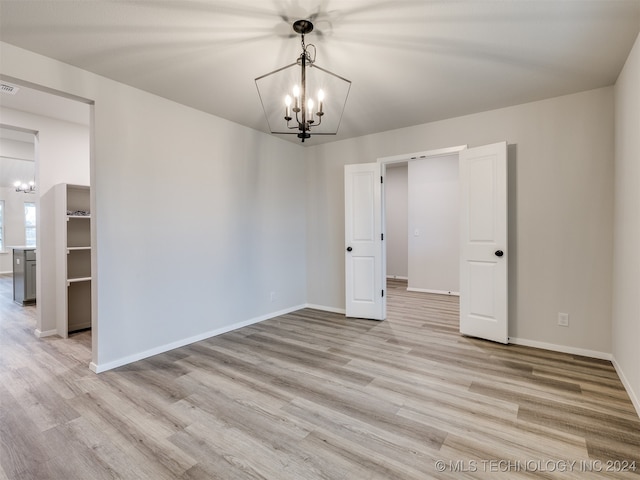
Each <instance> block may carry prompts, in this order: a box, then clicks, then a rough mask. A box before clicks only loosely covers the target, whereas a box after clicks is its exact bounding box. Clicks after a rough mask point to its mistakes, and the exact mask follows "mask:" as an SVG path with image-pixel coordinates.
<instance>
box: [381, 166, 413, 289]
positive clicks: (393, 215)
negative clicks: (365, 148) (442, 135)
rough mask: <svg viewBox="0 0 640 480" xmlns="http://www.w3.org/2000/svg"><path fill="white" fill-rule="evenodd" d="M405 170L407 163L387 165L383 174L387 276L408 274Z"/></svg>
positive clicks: (406, 182) (407, 198) (402, 276)
mask: <svg viewBox="0 0 640 480" xmlns="http://www.w3.org/2000/svg"><path fill="white" fill-rule="evenodd" d="M408 171H409V168H408V166H407V164H404V165H398V166H393V167H391V166H390V167H387V172H386V174H385V178H384V197H385V208H386V215H385V221H386V225H385V241H386V246H387V277H396V278H401V279H407V278H408V276H409V266H408V259H409V251H408V250H409V239H408V237H407V232H408V228H409V227H408V219H409V206H408V200H409V190H408V176H407V175H408Z"/></svg>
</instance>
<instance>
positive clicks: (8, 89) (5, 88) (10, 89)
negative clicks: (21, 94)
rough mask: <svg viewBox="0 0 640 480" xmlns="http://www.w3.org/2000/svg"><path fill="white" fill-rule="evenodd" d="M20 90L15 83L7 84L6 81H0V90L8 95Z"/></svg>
mask: <svg viewBox="0 0 640 480" xmlns="http://www.w3.org/2000/svg"><path fill="white" fill-rule="evenodd" d="M18 90H20V89H19V88H18V87H16V86H15V85H9V84H8V83H0V91H1V92H2V93H7V94H9V95H15V94H16V93H18Z"/></svg>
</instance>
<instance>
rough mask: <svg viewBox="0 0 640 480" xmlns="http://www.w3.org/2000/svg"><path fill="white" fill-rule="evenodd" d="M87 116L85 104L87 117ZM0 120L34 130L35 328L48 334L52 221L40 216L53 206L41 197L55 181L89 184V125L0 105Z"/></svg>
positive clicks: (52, 303) (52, 299)
mask: <svg viewBox="0 0 640 480" xmlns="http://www.w3.org/2000/svg"><path fill="white" fill-rule="evenodd" d="M3 66H4V65H3ZM88 116H89V107H88V106H87V119H88ZM0 123H3V124H5V125H11V126H14V127H19V128H23V129H26V130H31V131H34V132H37V138H36V144H35V150H36V152H37V153H36V185H37V190H36V195H35V196H34V197H35V198H34V200H35V202H36V208H37V216H38V229H37V232H36V237H37V238H36V243H37V263H36V290H37V294H36V295H37V316H38V319H37V327H36V330H37V333H38V334H43V335H47V334H51V333H53V332H54V331H55V329H56V318H55V311H56V295H55V293H56V290H55V278H56V276H55V272H56V270H55V269H56V264H55V258H56V255H55V250H54V242H53V239H54V236H55V234H54V231H53V230H52V227H53V223H52V222H47V221H43V215H44V216H45V217H46V216H52V215H53V211H52V210H51V207H52V206H51V205H47V204H46V202H45V203H42V202H41V199H42V198H43V197H45V196H46V195H47V192H49V190H50V189H51V188H52V187H53V186H54V185H56V184H58V183H72V184H76V185H89V147H90V142H89V138H90V134H89V127H88V126H87V125H80V124H76V123H70V122H66V121H63V120H59V119H56V118H51V117H44V116H41V115H34V114H31V113H26V112H22V111H19V110H13V109H10V108H0ZM22 195H24V194H22ZM23 241H24V240H23Z"/></svg>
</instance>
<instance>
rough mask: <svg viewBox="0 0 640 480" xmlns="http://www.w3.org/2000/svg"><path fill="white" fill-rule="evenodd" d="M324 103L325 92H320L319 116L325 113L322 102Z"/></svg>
mask: <svg viewBox="0 0 640 480" xmlns="http://www.w3.org/2000/svg"><path fill="white" fill-rule="evenodd" d="M323 101H324V90H318V115H319V116H322V115H323V113H324V112H323V111H322V106H323V105H322V102H323Z"/></svg>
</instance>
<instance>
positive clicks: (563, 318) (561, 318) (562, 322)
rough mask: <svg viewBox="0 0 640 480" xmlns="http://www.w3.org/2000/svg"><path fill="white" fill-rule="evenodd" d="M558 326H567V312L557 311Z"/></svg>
mask: <svg viewBox="0 0 640 480" xmlns="http://www.w3.org/2000/svg"><path fill="white" fill-rule="evenodd" d="M558 326H560V327H568V326H569V314H568V313H558Z"/></svg>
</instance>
